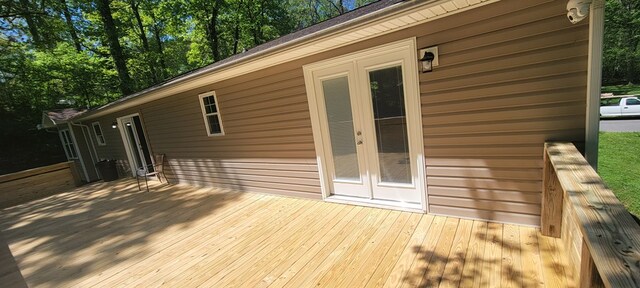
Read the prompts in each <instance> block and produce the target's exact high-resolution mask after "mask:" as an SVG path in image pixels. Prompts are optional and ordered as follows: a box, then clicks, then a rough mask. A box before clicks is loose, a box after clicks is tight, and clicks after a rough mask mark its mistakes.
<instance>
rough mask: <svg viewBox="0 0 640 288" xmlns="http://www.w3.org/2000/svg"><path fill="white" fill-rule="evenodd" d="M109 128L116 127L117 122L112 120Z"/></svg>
mask: <svg viewBox="0 0 640 288" xmlns="http://www.w3.org/2000/svg"><path fill="white" fill-rule="evenodd" d="M111 128H113V129H116V128H118V122H115V121H113V123H111Z"/></svg>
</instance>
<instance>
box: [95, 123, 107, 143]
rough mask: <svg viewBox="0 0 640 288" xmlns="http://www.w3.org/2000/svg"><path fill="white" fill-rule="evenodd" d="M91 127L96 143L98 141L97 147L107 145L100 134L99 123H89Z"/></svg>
mask: <svg viewBox="0 0 640 288" xmlns="http://www.w3.org/2000/svg"><path fill="white" fill-rule="evenodd" d="M91 126H92V127H93V134H94V135H96V141H98V145H100V146H104V145H107V142H106V141H104V134H102V127H101V126H100V122H93V123H91Z"/></svg>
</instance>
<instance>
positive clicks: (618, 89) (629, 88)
mask: <svg viewBox="0 0 640 288" xmlns="http://www.w3.org/2000/svg"><path fill="white" fill-rule="evenodd" d="M602 93H613V94H614V95H640V85H634V84H625V85H610V86H603V87H602Z"/></svg>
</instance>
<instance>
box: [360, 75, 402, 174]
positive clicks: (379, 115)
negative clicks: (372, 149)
mask: <svg viewBox="0 0 640 288" xmlns="http://www.w3.org/2000/svg"><path fill="white" fill-rule="evenodd" d="M369 86H370V88H371V97H372V103H373V118H374V124H375V127H376V142H377V146H378V159H379V161H380V180H381V181H382V182H388V183H389V182H390V183H411V166H410V165H411V163H410V159H409V139H408V138H407V117H406V113H405V107H404V91H403V82H402V67H401V66H397V67H391V68H385V69H380V70H376V71H371V72H369Z"/></svg>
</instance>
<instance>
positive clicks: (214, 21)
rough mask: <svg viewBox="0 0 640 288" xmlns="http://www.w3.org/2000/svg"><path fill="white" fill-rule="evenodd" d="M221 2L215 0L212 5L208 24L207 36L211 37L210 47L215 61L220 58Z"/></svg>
mask: <svg viewBox="0 0 640 288" xmlns="http://www.w3.org/2000/svg"><path fill="white" fill-rule="evenodd" d="M218 4H219V2H218V1H217V0H216V1H214V2H213V7H211V8H212V9H211V15H210V17H211V18H209V23H208V25H207V38H208V39H209V47H210V48H211V55H213V61H214V62H217V61H219V60H221V59H220V49H219V48H220V43H219V39H218V38H219V35H218V13H219V12H220V11H219V7H218V6H219V5H218Z"/></svg>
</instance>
